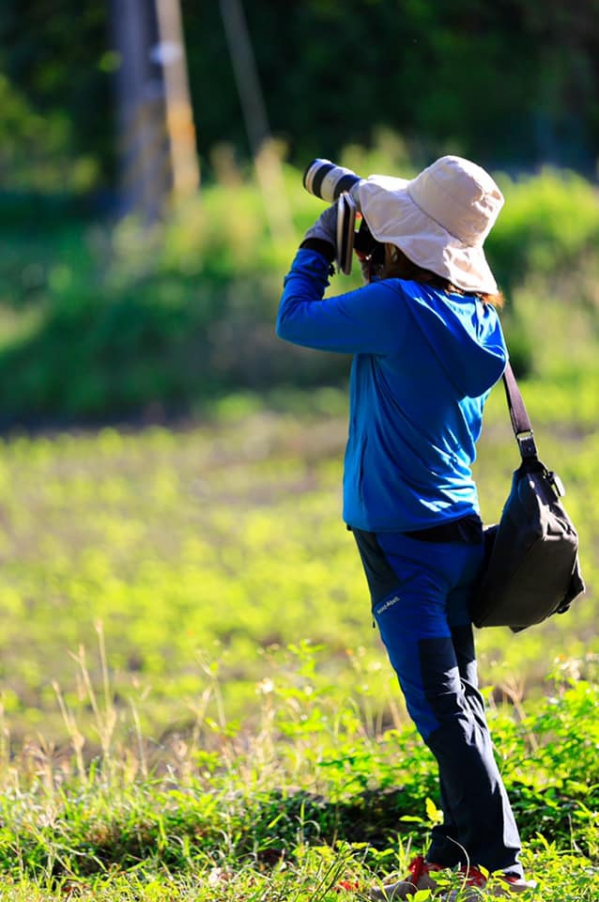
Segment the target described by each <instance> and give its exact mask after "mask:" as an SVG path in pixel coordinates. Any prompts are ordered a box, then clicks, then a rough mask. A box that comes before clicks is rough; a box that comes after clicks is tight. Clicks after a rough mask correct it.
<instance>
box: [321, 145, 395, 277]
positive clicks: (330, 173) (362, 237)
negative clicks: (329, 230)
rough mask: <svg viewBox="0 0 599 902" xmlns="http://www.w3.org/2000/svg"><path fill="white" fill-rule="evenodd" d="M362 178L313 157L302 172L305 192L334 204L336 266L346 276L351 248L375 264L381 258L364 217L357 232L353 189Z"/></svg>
mask: <svg viewBox="0 0 599 902" xmlns="http://www.w3.org/2000/svg"><path fill="white" fill-rule="evenodd" d="M361 181H362V178H361V176H359V175H356V173H355V172H352V170H351V169H346V168H345V167H344V166H337V165H336V164H335V163H332V162H331V161H330V160H324V159H320V158H317V159H316V160H312V162H311V163H310V164H309V165H308V167H307V168H306V171H305V172H304V178H303V185H304V188H305V189H306V191H308V192H309V193H310V194H313V195H314V196H315V197H319V198H320V199H321V200H324V201H326V202H327V203H329V204H333V203H336V204H337V266H338V268H339V270H340V272H342V273H345V275H349V274H350V273H351V269H352V256H353V251H354V249H355V250H356V251H357V252H358V253H359V254H360V256H361V258H362V259H366V260H368V261H372V262H376V263H377V264H379V263H380V262H382V258H383V257H384V248H383V245H382V244H379V242H378V241H376V240H375V239H374V238H373V237H372V235H371V234H370V231H369V229H368V226H367V224H366V222H365V220H364V219H362V222H361V224H360V228H359V230H358V231H356V217H357V214H358V213H359V207H358V204H357V202H356V200H355V193H356V192H353V191H352V188H354V186H355V185H357V184H358V183H359V182H361Z"/></svg>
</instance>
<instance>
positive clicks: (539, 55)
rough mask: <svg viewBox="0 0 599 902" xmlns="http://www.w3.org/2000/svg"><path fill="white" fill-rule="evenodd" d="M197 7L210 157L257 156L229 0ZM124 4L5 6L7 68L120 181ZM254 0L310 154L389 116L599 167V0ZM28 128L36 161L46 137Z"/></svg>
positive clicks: (199, 93) (459, 142)
mask: <svg viewBox="0 0 599 902" xmlns="http://www.w3.org/2000/svg"><path fill="white" fill-rule="evenodd" d="M181 6H182V13H183V21H184V29H185V36H186V45H187V55H188V64H189V72H190V85H191V92H192V98H193V105H194V109H195V117H196V123H197V135H198V146H199V151H200V153H201V156H202V158H203V161H204V162H205V164H206V168H209V167H210V165H211V164H210V157H211V154H212V152H213V150H214V149H215V148H216V147H217V146H218V144H219V143H220V142H222V141H229V142H231V143H233V144H234V145H235V147H236V148H237V149H238V150H239V151H240V152H241V154H242V156H243V158H244V159H245V158H247V155H248V152H247V150H248V149H247V135H246V133H245V128H244V117H243V115H242V111H241V108H240V100H239V94H238V90H237V87H236V84H235V79H234V76H233V68H232V64H231V58H230V53H229V48H228V46H227V41H226V38H225V29H224V27H223V20H222V8H221V7H220V5H219V4H217V3H201V4H198V3H191V2H189V0H183V2H182V4H181ZM110 9H111V7H110V4H106V3H103V2H99V0H96V2H91V3H87V4H86V5H85V7H84V8H83V7H81V5H80V4H77V3H76V2H75V0H62V2H61V3H60V4H52V5H50V7H49V6H48V4H47V2H46V0H4V2H3V4H2V11H1V12H0V47H1V48H2V51H1V52H0V71H1V72H3V73H4V74H5V76H6V77H7V78H8V79H9V81H10V84H11V86H12V87H13V88H14V89H15V90H16V91H18V92H19V93H20V94H22V96H23V97H24V99H25V102H26V105H27V107H28V108H29V109H30V110H31V112H32V114H34V115H36V116H43V117H44V118H45V119H46V120H47V122H48V124H49V127H50V128H51V129H54V128H55V127H59V129H60V132H61V144H62V148H61V153H62V154H68V155H69V156H70V157H71V159H72V160H73V161H75V160H85V161H90V163H91V167H92V174H93V175H94V176H95V183H96V185H98V184H99V185H103V186H104V187H106V186H107V185H114V171H115V165H114V155H115V150H114V144H115V142H114V135H115V132H116V129H115V115H114V99H113V92H112V87H113V85H112V81H111V79H112V77H113V75H114V72H115V70H116V69H117V68H118V65H119V60H118V57H117V56H116V54H115V53H114V50H113V46H114V40H113V34H114V30H115V29H116V28H117V27H118V18H117V16H118V13H117V10H118V5H116V6H114V11H115V13H114V18H113V21H110V18H109V17H110ZM243 9H244V13H245V16H246V18H247V21H248V28H249V33H250V38H251V41H252V45H253V50H254V54H255V57H256V66H257V70H258V75H259V78H260V81H261V84H262V90H263V93H264V97H265V105H266V111H267V115H268V118H269V120H270V125H271V128H272V130H273V133H274V134H275V135H276V136H277V137H278V138H280V139H282V140H283V141H285V142H286V143H287V145H288V146H289V148H290V152H291V154H292V159H293V160H294V162H295V163H296V164H298V165H301V164H302V162H305V161H306V160H307V159H309V158H311V157H314V156H318V155H324V156H327V155H331V156H333V157H335V156H338V155H339V153H340V152H341V150H342V148H343V147H345V146H346V145H347V144H349V143H358V144H367V143H368V142H369V141H371V139H372V137H373V133H374V131H375V130H376V129H378V128H379V127H381V126H382V127H385V128H387V129H391V130H393V131H396V132H399V133H400V134H402V135H403V136H404V137H405V138H406V139H408V140H409V141H410V146H411V150H412V153H413V154H414V155H415V156H417V157H418V158H419V159H420V160H421V161H426V160H428V159H429V158H430V157H432V156H435V155H438V154H440V153H441V152H444V151H450V152H456V151H457V152H461V153H463V154H464V155H466V156H472V157H473V158H475V159H480V161H481V162H483V163H486V164H487V165H489V166H494V167H497V166H509V167H510V168H511V169H514V168H518V167H523V166H524V167H529V168H530V167H533V166H536V165H539V164H544V163H552V164H554V165H562V166H568V167H572V168H576V169H579V170H581V171H585V172H587V173H589V172H592V170H593V167H594V148H595V147H596V146H597V137H598V129H599V120H598V116H597V110H596V104H595V97H596V95H597V78H598V73H597V68H596V65H595V61H596V59H597V55H598V43H599V32H598V29H597V2H596V0H575V2H569V3H565V2H564V0H527V2H526V3H517V2H514V0H504V2H502V3H495V4H489V3H485V2H483V0H454V2H452V3H451V4H438V3H437V4H435V3H431V2H429V0H409V2H408V0H394V2H390V0H369V2H367V3H365V2H363V0H349V2H348V0H346V2H343V3H341V2H338V0H310V2H305V3H301V4H293V5H292V6H291V7H290V6H289V5H285V4H278V5H273V4H272V3H269V2H267V0H253V2H252V3H247V2H246V3H244V4H243ZM273 34H276V35H277V40H276V41H272V40H271V36H272V35H273ZM564 36H567V40H566V39H564ZM215 84H216V85H218V91H215V90H214V85H215ZM98 110H101V111H102V114H101V115H98V114H97V112H98ZM28 116H29V113H27V114H24V118H23V122H25V121H27V117H28ZM67 123H68V126H67ZM19 130H20V131H21V135H22V136H23V143H22V144H21V147H22V151H23V152H22V154H21V161H17V162H18V168H22V167H23V161H24V160H26V159H27V156H26V154H25V153H24V151H26V149H27V148H28V147H29V146H30V145H29V143H28V141H29V139H28V138H27V136H26V135H24V133H23V129H17V131H16V132H15V136H16V135H17V134H18V133H19ZM40 157H41V159H42V160H43V159H46V160H47V155H45V154H44V149H43V147H40V153H39V156H37V158H36V157H34V158H33V160H32V161H31V162H30V164H29V171H30V173H31V179H32V182H31V184H30V187H33V185H34V183H37V184H39V182H40V178H39V172H40V169H39V168H38V165H39V164H38V162H37V160H39V158H40ZM86 165H87V164H86Z"/></svg>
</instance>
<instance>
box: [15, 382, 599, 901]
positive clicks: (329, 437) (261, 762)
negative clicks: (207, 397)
mask: <svg viewBox="0 0 599 902" xmlns="http://www.w3.org/2000/svg"><path fill="white" fill-rule="evenodd" d="M524 391H525V398H526V400H527V403H528V406H529V410H530V413H531V416H532V419H533V423H534V424H535V428H536V435H537V439H538V443H539V447H540V451H541V456H542V458H543V459H545V460H546V462H547V463H549V464H550V465H551V467H554V468H555V469H556V470H557V471H558V472H559V473H560V475H561V477H562V479H563V480H564V482H565V483H566V487H567V488H568V489H569V493H568V495H567V497H566V501H567V505H568V509H569V511H570V513H571V514H572V516H573V518H574V520H575V522H576V523H577V524H578V525H579V528H580V530H581V537H582V540H583V569H584V572H585V576H586V578H587V582H588V584H589V592H588V594H587V596H586V598H585V599H584V600H583V601H581V602H579V603H578V605H577V607H576V609H575V610H573V611H572V612H570V613H569V614H568V615H565V616H564V617H561V618H555V620H554V621H552V622H550V623H548V624H545V625H543V626H542V627H539V628H536V629H534V630H531V631H529V632H528V631H527V632H525V633H523V634H520V635H519V636H517V637H512V636H511V635H510V634H509V633H506V632H505V631H503V630H488V631H481V632H480V633H479V634H478V644H479V649H480V660H481V672H482V676H483V679H484V682H485V685H486V688H485V692H486V695H487V698H488V702H489V709H490V718H491V720H492V729H493V735H494V737H495V741H496V745H497V750H498V754H499V755H500V757H501V763H502V769H503V772H504V775H505V779H506V783H507V785H508V787H509V791H510V794H511V797H512V799H513V801H514V806H515V808H516V810H517V812H518V819H519V822H520V825H521V829H522V833H523V837H524V839H525V857H526V860H527V861H528V862H529V863H530V865H531V868H532V870H533V871H534V872H535V876H537V877H538V878H539V881H540V886H539V889H538V890H537V891H536V893H535V894H534V895H533V896H532V897H531V898H534V899H535V900H537V902H562V900H564V902H565V900H566V899H568V900H571V899H576V900H580V902H591V900H593V902H594V900H596V899H597V897H598V896H599V872H598V870H597V868H598V865H599V833H598V830H597V826H598V817H599V815H598V814H597V811H598V810H599V794H598V792H597V786H599V767H598V764H597V755H596V749H597V745H598V743H599V732H598V728H597V722H596V713H595V712H596V707H597V703H598V702H599V689H598V681H597V668H598V661H599V658H598V654H599V648H598V646H597V632H596V627H595V621H596V602H595V599H594V585H595V582H596V580H595V568H596V566H597V561H596V560H595V558H594V548H595V547H596V539H597V534H598V532H599V524H598V523H597V514H596V505H595V504H594V493H595V483H596V480H595V478H594V477H595V469H596V464H595V461H596V459H597V447H596V445H597V436H596V433H595V428H594V423H595V422H596V420H597V414H598V413H599V411H598V410H597V406H598V405H599V400H598V399H599V393H598V392H597V390H596V383H595V382H593V377H592V376H591V375H587V378H586V380H585V381H584V382H583V381H579V382H576V380H575V377H574V376H572V377H571V380H570V382H569V381H568V380H567V379H565V378H563V379H561V380H560V382H559V384H557V385H556V386H555V387H553V388H552V389H551V391H549V389H548V387H547V383H546V382H545V383H543V384H539V385H536V384H535V383H534V382H531V383H528V384H527V385H526V386H525V387H524ZM574 391H575V392H576V398H577V404H576V407H575V409H574V410H573V411H572V410H571V409H570V408H571V407H572V397H573V392H574ZM345 433H346V421H345V397H344V396H343V394H342V393H338V392H331V391H321V392H319V393H315V394H314V395H313V396H312V397H311V398H310V400H309V402H306V399H305V398H302V397H299V396H293V395H291V394H286V395H284V396H281V395H280V394H279V395H277V394H273V396H272V397H271V399H270V404H269V405H264V404H261V403H258V402H257V400H256V399H255V398H253V397H252V396H249V395H239V396H236V397H230V398H229V399H227V401H226V402H222V403H221V404H220V405H218V406H215V408H214V409H213V415H212V421H211V422H210V423H205V424H203V425H200V424H196V425H191V424H190V425H188V426H186V427H184V426H181V427H180V428H177V429H171V430H167V429H164V428H148V429H146V430H141V431H138V432H127V431H117V430H114V429H105V430H102V431H100V432H99V433H95V434H94V433H80V434H77V433H72V434H66V433H63V434H57V435H47V436H37V437H28V436H26V435H21V436H18V435H15V436H12V437H10V438H7V439H6V440H5V441H4V442H3V445H2V453H1V454H0V497H1V500H2V506H1V509H0V512H1V517H2V521H1V523H2V528H1V530H0V555H1V556H2V568H1V571H0V611H1V612H2V615H3V630H2V634H1V635H0V653H1V654H0V662H1V664H0V668H1V686H2V706H3V707H2V719H1V721H0V786H1V787H2V794H1V796H0V806H1V808H2V810H1V811H0V899H7V900H10V902H13V900H20V899H27V900H29V899H31V900H36V899H38V898H39V899H58V898H60V899H64V898H65V897H66V898H77V899H79V898H81V899H92V898H93V899H106V900H107V902H116V900H129V899H131V900H133V899H136V900H137V899H139V900H153V899H156V900H163V899H164V900H167V899H168V900H179V899H181V900H183V899H186V900H187V899H190V900H191V899H193V900H206V902H216V900H218V902H223V900H229V899H231V900H233V899H235V900H242V902H250V900H258V899H260V900H273V902H274V900H283V899H285V900H297V902H307V900H310V902H316V900H323V902H326V900H333V899H335V900H343V899H344V898H348V899H349V898H364V895H363V893H362V890H363V889H364V888H367V887H368V886H369V885H371V884H372V883H373V882H374V881H375V880H376V879H378V878H379V877H380V876H381V875H384V874H393V873H396V872H399V873H402V872H403V870H404V868H405V865H406V862H407V860H408V859H409V857H410V855H411V853H412V852H413V851H416V850H418V851H420V849H421V848H422V846H423V844H424V842H425V840H426V835H427V833H428V830H429V829H430V827H431V825H432V824H433V823H434V822H435V818H436V817H437V805H438V799H437V796H436V779H435V774H434V769H433V767H432V763H431V760H430V758H429V755H428V752H427V751H426V750H425V749H424V748H423V747H422V745H421V743H420V742H419V740H418V739H417V737H416V736H415V735H414V732H413V729H412V727H411V726H410V724H409V722H408V719H407V717H406V714H405V711H404V709H403V706H402V702H401V700H400V697H399V693H398V690H397V687H396V683H395V678H394V677H393V675H392V673H391V672H390V668H389V667H388V666H387V664H386V660H385V657H384V654H383V651H382V649H381V646H380V644H379V641H378V638H377V634H376V633H375V632H374V631H373V630H372V628H371V618H370V614H369V610H368V602H367V598H366V591H365V590H366V587H365V583H364V578H363V575H362V573H361V571H360V568H359V562H358V560H357V554H356V553H355V549H354V548H353V546H352V542H351V536H350V535H349V534H348V533H346V532H345V530H344V529H343V526H342V524H341V523H340V467H341V453H342V448H343V444H344V439H345ZM516 456H517V451H516V448H515V443H514V442H513V438H512V437H511V433H510V428H509V420H508V417H507V412H506V409H505V402H504V400H503V398H502V393H501V390H498V391H497V392H496V393H494V396H493V398H492V401H491V403H490V407H489V412H488V417H487V430H486V434H485V439H484V441H483V443H482V445H481V448H480V457H479V461H478V463H477V471H478V475H479V482H480V486H481V496H482V502H483V511H484V514H485V518H486V519H487V520H488V521H490V520H492V519H494V518H495V517H496V516H497V514H498V512H499V510H500V507H501V503H502V501H503V498H504V495H505V493H506V492H507V490H508V485H509V479H510V474H511V470H512V469H513V468H514V467H515V466H516V464H517V459H516ZM356 886H357V887H358V889H355V887H356ZM344 887H350V889H344ZM352 887H353V888H354V889H351V888H352ZM361 893H362V894H361ZM418 902H425V899H424V897H423V898H422V899H418Z"/></svg>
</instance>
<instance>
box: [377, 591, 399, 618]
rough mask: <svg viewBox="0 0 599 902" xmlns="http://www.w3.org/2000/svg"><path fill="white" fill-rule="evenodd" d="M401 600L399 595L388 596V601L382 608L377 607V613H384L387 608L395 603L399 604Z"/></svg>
mask: <svg viewBox="0 0 599 902" xmlns="http://www.w3.org/2000/svg"><path fill="white" fill-rule="evenodd" d="M398 601H399V595H394V596H393V598H388V599H387V601H384V602H383V603H382V605H381V606H380V608H378V609H377V614H384V613H385V611H386V610H388V609H389V608H392V607H393V605H394V604H397V602H398Z"/></svg>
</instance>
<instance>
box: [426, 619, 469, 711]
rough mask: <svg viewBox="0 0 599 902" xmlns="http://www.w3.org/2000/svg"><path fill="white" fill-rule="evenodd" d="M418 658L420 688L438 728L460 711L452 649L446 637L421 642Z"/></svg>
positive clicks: (459, 694) (455, 662)
mask: <svg viewBox="0 0 599 902" xmlns="http://www.w3.org/2000/svg"><path fill="white" fill-rule="evenodd" d="M418 657H419V662H420V675H421V679H422V688H423V690H424V695H425V697H426V700H427V702H428V703H429V705H430V707H431V711H432V713H433V714H434V716H435V719H436V720H437V721H438V722H439V724H441V723H444V722H445V721H447V720H449V719H451V718H454V717H457V716H458V715H459V714H460V713H461V712H463V711H464V705H463V702H462V695H463V689H462V685H461V681H460V674H459V670H458V665H457V660H456V655H455V649H454V645H453V641H452V639H451V637H449V636H441V637H439V638H435V639H421V640H420V641H419V643H418Z"/></svg>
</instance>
